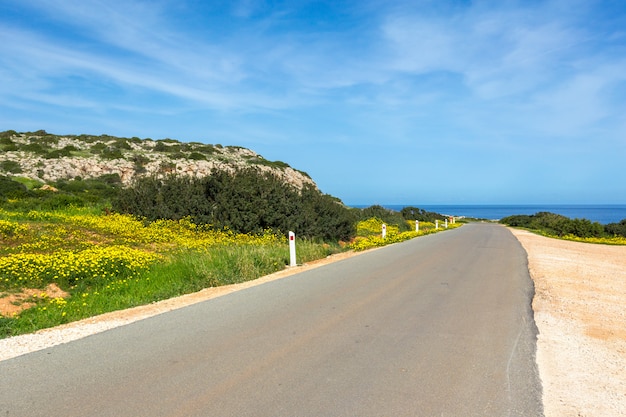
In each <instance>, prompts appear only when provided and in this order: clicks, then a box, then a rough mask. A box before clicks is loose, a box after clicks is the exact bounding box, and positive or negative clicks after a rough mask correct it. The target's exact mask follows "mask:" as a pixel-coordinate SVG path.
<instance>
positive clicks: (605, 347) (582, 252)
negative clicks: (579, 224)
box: [511, 229, 626, 417]
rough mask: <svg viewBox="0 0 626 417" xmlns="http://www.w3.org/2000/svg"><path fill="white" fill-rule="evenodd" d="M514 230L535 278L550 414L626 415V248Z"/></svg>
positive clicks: (540, 350) (540, 354)
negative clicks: (552, 237)
mask: <svg viewBox="0 0 626 417" xmlns="http://www.w3.org/2000/svg"><path fill="white" fill-rule="evenodd" d="M511 231H512V232H513V234H514V235H515V237H516V238H517V239H518V240H519V241H520V243H521V244H522V246H523V247H524V249H525V250H526V253H527V254H528V266H529V272H530V275H531V277H532V279H533V281H534V283H535V297H534V299H533V310H534V312H535V322H536V324H537V327H538V329H539V336H538V340H537V364H538V367H539V373H540V376H541V380H542V384H543V397H544V410H545V415H546V416H547V417H552V416H559V417H560V416H594V417H598V416H626V246H610V245H595V244H589V243H580V242H570V241H563V240H559V239H551V238H546V237H543V236H538V235H535V234H533V233H530V232H527V231H523V230H514V229H511Z"/></svg>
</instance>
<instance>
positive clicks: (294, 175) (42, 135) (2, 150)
mask: <svg viewBox="0 0 626 417" xmlns="http://www.w3.org/2000/svg"><path fill="white" fill-rule="evenodd" d="M247 167H255V168H256V169H258V170H260V171H262V172H271V173H273V174H274V175H276V176H277V177H278V178H280V179H282V180H283V181H285V182H286V183H288V184H291V185H293V186H294V187H296V188H298V189H301V188H302V187H303V186H304V185H307V184H310V185H313V186H314V187H315V188H317V186H316V185H315V183H314V181H313V180H312V179H311V178H310V177H309V176H308V175H307V174H306V173H305V172H302V171H298V170H296V169H293V168H291V167H290V166H289V165H288V164H286V163H284V162H279V161H276V162H274V161H268V160H266V159H265V158H263V157H262V156H261V155H259V154H257V153H255V152H253V151H251V150H250V149H246V148H242V147H238V146H222V145H209V144H204V143H198V142H190V143H185V142H180V141H178V140H174V139H160V140H152V139H139V138H137V137H133V138H120V137H114V136H108V135H101V136H91V135H78V136H76V135H62V136H61V135H53V134H49V133H47V132H46V131H43V130H39V131H37V132H26V133H18V132H15V131H13V130H9V131H5V132H1V133H0V175H11V176H21V177H27V178H32V179H34V180H39V181H43V182H53V181H58V180H61V179H74V178H82V179H87V178H97V177H101V176H103V175H107V174H118V175H119V176H120V178H121V180H122V183H123V184H125V185H129V184H130V183H131V182H132V180H133V179H134V178H136V177H138V176H149V175H157V176H161V175H163V176H165V175H167V174H174V173H176V174H180V175H190V176H196V177H203V176H207V175H210V173H211V171H212V170H214V169H217V170H224V171H228V172H233V171H235V170H237V169H242V168H247Z"/></svg>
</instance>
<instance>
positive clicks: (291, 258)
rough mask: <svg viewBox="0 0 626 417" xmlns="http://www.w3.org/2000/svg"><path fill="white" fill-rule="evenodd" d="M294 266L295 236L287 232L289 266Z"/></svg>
mask: <svg viewBox="0 0 626 417" xmlns="http://www.w3.org/2000/svg"><path fill="white" fill-rule="evenodd" d="M296 265H298V264H297V263H296V234H295V233H294V232H289V266H296Z"/></svg>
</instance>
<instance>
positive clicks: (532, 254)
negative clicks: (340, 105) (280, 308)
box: [0, 229, 626, 417]
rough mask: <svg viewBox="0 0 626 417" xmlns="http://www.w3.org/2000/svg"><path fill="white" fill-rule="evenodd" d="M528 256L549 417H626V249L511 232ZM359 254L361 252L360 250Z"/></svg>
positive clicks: (28, 338)
mask: <svg viewBox="0 0 626 417" xmlns="http://www.w3.org/2000/svg"><path fill="white" fill-rule="evenodd" d="M510 230H511V231H512V232H513V234H514V235H515V236H516V238H517V239H518V240H519V241H520V243H521V244H522V246H523V247H524V249H525V250H526V253H527V254H528V265H529V271H530V274H531V277H532V278H533V281H534V283H535V291H536V294H535V298H534V300H533V310H534V311H535V321H536V324H537V327H538V329H539V336H538V342H537V362H538V367H539V372H540V376H541V379H542V384H543V397H544V398H543V401H544V411H545V415H546V417H556V416H558V417H561V416H594V417H597V416H626V372H624V369H626V313H625V312H624V306H626V247H624V246H607V245H591V244H584V243H578V242H567V241H562V240H557V239H550V238H546V237H542V236H537V235H535V234H532V233H529V232H526V231H520V230H514V229H510ZM361 253H362V252H361ZM357 254H358V253H352V252H350V253H342V254H338V255H333V256H331V257H328V258H326V259H323V260H320V261H316V262H311V263H308V264H305V265H302V266H299V267H294V268H289V269H286V270H283V271H280V272H277V273H275V274H272V275H268V276H266V277H263V278H260V279H258V280H255V281H250V282H246V283H242V284H235V285H229V286H224V287H218V288H208V289H205V290H202V291H199V292H197V293H194V294H188V295H184V296H181V297H177V298H173V299H169V300H164V301H161V302H158V303H154V304H150V305H147V306H141V307H136V308H133V309H128V310H123V311H116V312H112V313H107V314H103V315H101V316H98V317H94V318H89V319H85V320H81V321H79V322H75V323H70V324H67V325H63V326H59V327H56V328H53V329H46V330H42V331H39V332H36V333H34V334H28V335H22V336H15V337H12V338H7V339H2V340H0V360H6V359H10V358H13V357H16V356H20V355H23V354H26V353H29V352H33V351H36V350H41V349H45V348H48V347H52V346H55V345H59V344H62V343H67V342H70V341H73V340H77V339H80V338H83V337H86V336H89V335H91V334H95V333H99V332H102V331H106V330H108V329H111V328H114V327H117V326H122V325H125V324H128V323H132V322H134V321H137V320H142V319H144V318H148V317H152V316H155V315H157V314H161V313H165V312H167V311H171V310H174V309H177V308H181V307H184V306H187V305H191V304H194V303H198V302H201V301H204V300H208V299H211V298H215V297H219V296H221V295H225V294H228V293H231V292H233V291H238V290H240V289H243V288H249V287H252V286H255V285H260V284H262V283H265V282H268V281H271V280H275V279H280V278H284V277H286V276H289V275H292V274H295V273H298V272H301V271H304V270H307V269H311V268H315V267H318V266H321V265H324V264H327V263H329V262H334V261H336V260H340V259H345V258H346V257H349V256H353V255H357Z"/></svg>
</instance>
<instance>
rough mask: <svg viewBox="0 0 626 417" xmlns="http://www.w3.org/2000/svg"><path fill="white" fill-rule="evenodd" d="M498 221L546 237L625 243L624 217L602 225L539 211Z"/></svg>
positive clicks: (614, 243) (625, 220)
mask: <svg viewBox="0 0 626 417" xmlns="http://www.w3.org/2000/svg"><path fill="white" fill-rule="evenodd" d="M500 223H502V224H505V225H507V226H511V227H519V228H523V229H528V230H532V231H534V232H536V233H539V234H541V235H544V236H548V237H557V238H560V239H566V240H573V241H578V242H587V243H602V244H611V245H626V219H623V220H621V221H620V222H619V223H609V224H607V225H602V224H600V223H598V222H592V221H590V220H588V219H570V218H568V217H566V216H563V215H560V214H555V213H549V212H540V213H536V214H532V215H526V214H519V215H514V216H508V217H505V218H503V219H501V220H500Z"/></svg>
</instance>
